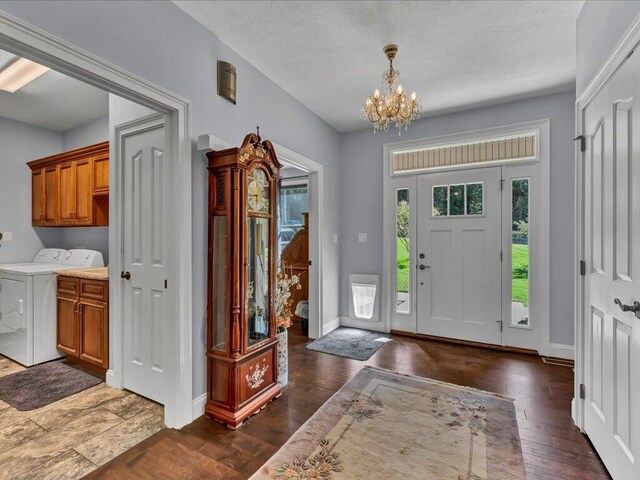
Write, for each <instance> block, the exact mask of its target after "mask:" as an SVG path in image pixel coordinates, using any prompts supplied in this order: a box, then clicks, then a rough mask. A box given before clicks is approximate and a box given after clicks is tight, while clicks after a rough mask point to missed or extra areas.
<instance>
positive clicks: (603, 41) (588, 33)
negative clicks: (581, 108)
mask: <svg viewBox="0 0 640 480" xmlns="http://www.w3.org/2000/svg"><path fill="white" fill-rule="evenodd" d="M639 13H640V1H631V0H625V1H592V0H590V1H586V2H584V5H583V7H582V10H580V14H579V15H578V19H577V30H576V93H577V94H578V96H579V95H580V93H582V91H583V90H584V89H585V87H586V86H587V85H588V84H589V82H590V81H591V79H592V78H593V77H594V76H595V74H596V73H598V70H600V67H602V65H603V63H604V62H605V61H606V60H607V58H608V57H609V54H610V53H611V51H612V49H613V48H614V47H615V46H616V44H617V43H618V40H620V37H621V36H622V34H623V33H624V32H625V30H626V29H627V28H628V27H629V25H630V24H631V22H632V21H633V20H634V19H635V17H636V16H637V15H638V14H639Z"/></svg>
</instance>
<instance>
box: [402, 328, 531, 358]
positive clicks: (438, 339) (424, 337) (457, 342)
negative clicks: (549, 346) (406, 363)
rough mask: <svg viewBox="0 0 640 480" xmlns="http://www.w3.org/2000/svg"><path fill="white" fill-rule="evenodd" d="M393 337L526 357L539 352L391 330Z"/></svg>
mask: <svg viewBox="0 0 640 480" xmlns="http://www.w3.org/2000/svg"><path fill="white" fill-rule="evenodd" d="M390 333H391V334H392V335H399V336H401V337H411V338H419V339H422V340H431V341H434V342H442V343H452V344H455V345H466V346H468V347H478V348H486V349H487V350H500V351H502V352H513V353H524V354H526V355H536V356H538V355H539V354H538V352H536V351H535V350H530V349H528V348H518V347H509V346H503V345H493V344H491V343H480V342H471V341H469V340H460V339H457V338H449V337H436V336H434V335H424V334H422V333H413V332H405V331H403V330H391V332H390Z"/></svg>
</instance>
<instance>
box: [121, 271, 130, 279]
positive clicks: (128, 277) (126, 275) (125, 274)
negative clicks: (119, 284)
mask: <svg viewBox="0 0 640 480" xmlns="http://www.w3.org/2000/svg"><path fill="white" fill-rule="evenodd" d="M120 278H124V279H125V280H131V273H130V272H121V273H120Z"/></svg>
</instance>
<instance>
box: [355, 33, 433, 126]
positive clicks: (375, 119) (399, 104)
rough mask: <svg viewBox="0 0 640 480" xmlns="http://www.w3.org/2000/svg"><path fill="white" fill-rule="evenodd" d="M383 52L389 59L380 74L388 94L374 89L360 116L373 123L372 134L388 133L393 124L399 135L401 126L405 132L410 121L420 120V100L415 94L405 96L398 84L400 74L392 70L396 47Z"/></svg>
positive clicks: (396, 51) (392, 45)
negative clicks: (387, 65)
mask: <svg viewBox="0 0 640 480" xmlns="http://www.w3.org/2000/svg"><path fill="white" fill-rule="evenodd" d="M383 51H384V53H385V55H386V56H387V58H388V59H389V70H385V71H384V73H383V74H382V83H383V85H385V86H386V87H387V89H388V92H387V94H386V95H383V94H382V93H380V90H379V89H377V88H376V90H375V92H373V95H371V96H370V97H368V98H367V100H366V102H365V104H364V105H363V106H362V116H363V117H364V118H366V119H368V120H369V121H370V122H371V123H373V129H374V130H373V131H374V132H375V131H376V130H383V131H385V132H388V131H389V125H391V124H392V123H395V125H396V127H398V134H400V133H401V132H402V127H403V126H404V129H405V130H406V129H407V127H408V126H409V124H410V123H411V121H412V120H417V119H418V118H420V111H421V100H420V98H418V97H417V95H416V92H412V93H411V96H407V93H406V91H405V89H404V87H403V86H402V84H401V83H400V72H399V71H398V70H395V69H394V68H393V59H394V58H395V57H396V53H398V46H397V45H394V44H391V45H387V46H386V47H384V50H383ZM396 83H397V84H398V86H397V87H396Z"/></svg>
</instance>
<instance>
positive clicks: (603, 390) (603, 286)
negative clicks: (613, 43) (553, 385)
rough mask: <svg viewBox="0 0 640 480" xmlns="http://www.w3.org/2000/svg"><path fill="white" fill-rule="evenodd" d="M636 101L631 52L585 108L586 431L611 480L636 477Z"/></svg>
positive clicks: (639, 350) (639, 473) (636, 71)
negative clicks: (633, 310) (634, 310)
mask: <svg viewBox="0 0 640 480" xmlns="http://www.w3.org/2000/svg"><path fill="white" fill-rule="evenodd" d="M639 98H640V55H638V54H637V53H636V54H635V55H632V56H631V57H630V58H629V59H628V60H627V62H626V63H625V64H624V65H623V66H622V67H621V68H620V70H619V71H618V72H617V73H616V74H615V76H614V78H613V79H612V80H611V81H610V82H609V83H608V84H607V86H605V88H604V89H603V90H602V91H601V92H600V93H599V94H598V96H597V97H596V98H595V99H594V100H593V101H592V102H591V104H589V106H588V107H587V108H586V109H585V110H584V111H583V114H584V135H585V137H586V147H587V149H586V152H585V157H584V162H585V164H584V172H585V175H584V181H585V185H584V192H585V197H584V204H585V212H584V213H585V216H584V225H585V230H584V246H585V261H586V279H585V305H584V309H583V312H584V314H585V315H584V317H585V324H584V332H585V338H584V342H585V365H584V367H585V369H584V371H585V397H586V398H585V400H584V401H585V403H584V415H585V423H584V428H585V430H586V432H587V434H588V435H589V437H590V439H591V441H592V442H593V445H594V446H595V448H596V450H597V451H598V453H599V454H600V456H601V457H602V460H603V461H604V463H605V465H606V466H607V468H608V469H609V472H610V473H611V475H612V476H613V478H614V479H637V478H640V468H638V465H637V463H638V461H637V460H638V459H639V458H640V448H639V445H638V444H639V442H640V437H639V433H640V424H639V423H638V420H639V419H638V417H637V414H636V413H634V412H636V410H634V408H635V407H637V405H638V400H639V399H640V396H639V391H638V388H639V385H640V378H638V373H639V371H640V370H639V367H640V338H639V333H640V330H639V327H638V322H640V320H638V318H636V316H635V315H634V313H633V312H632V311H625V310H627V307H624V306H625V305H628V306H630V307H631V308H633V309H635V308H636V307H638V308H640V304H635V305H634V302H637V301H639V300H640V292H639V291H638V290H639V276H640V258H639V257H640V245H639V240H638V239H639V238H640V237H639V234H640V230H639V224H638V213H640V195H639V191H638V186H639V185H640V168H639V167H640V164H639V163H638V160H639V158H638V155H639V153H640V152H639V151H638V146H639V145H640V143H639V142H638V140H639V139H640V135H639V134H638V131H639V130H638V129H639V128H640V118H639V116H638V114H639V112H640V102H639V101H638V99H639ZM623 307H624V308H623Z"/></svg>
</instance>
